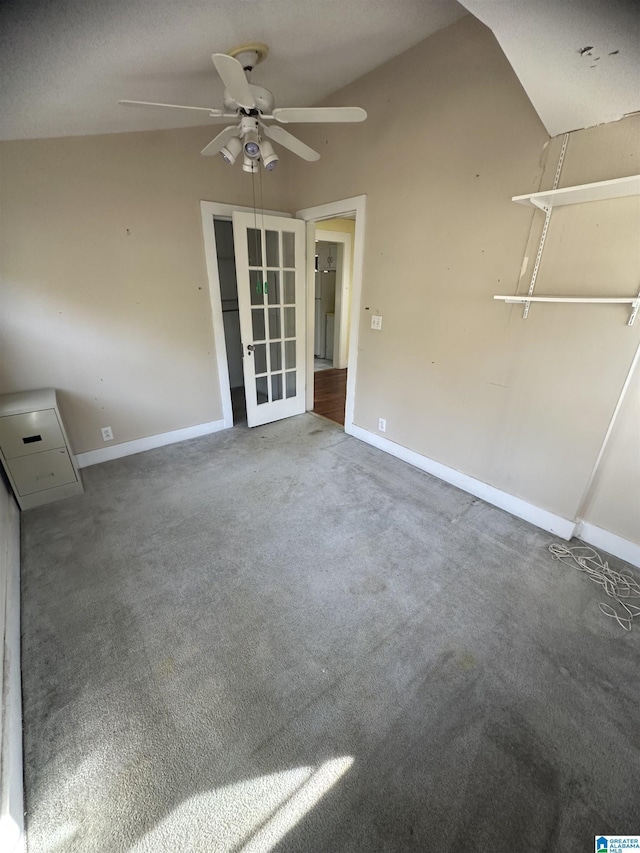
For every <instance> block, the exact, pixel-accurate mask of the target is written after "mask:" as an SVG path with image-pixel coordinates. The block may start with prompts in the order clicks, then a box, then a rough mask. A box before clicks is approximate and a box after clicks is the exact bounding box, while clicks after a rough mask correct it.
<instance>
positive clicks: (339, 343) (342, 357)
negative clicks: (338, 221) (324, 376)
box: [315, 220, 353, 369]
mask: <svg viewBox="0 0 640 853" xmlns="http://www.w3.org/2000/svg"><path fill="white" fill-rule="evenodd" d="M319 221H320V222H321V221H322V220H319ZM315 239H316V242H320V243H332V244H333V243H335V244H336V247H337V258H336V307H335V317H336V324H335V332H334V335H333V366H334V367H337V368H338V369H342V368H344V367H348V365H349V353H348V351H347V338H348V331H349V295H350V292H351V251H352V247H351V243H352V242H353V241H352V239H351V234H349V233H347V232H345V231H320V232H319V233H318V232H317V231H316V237H315Z"/></svg>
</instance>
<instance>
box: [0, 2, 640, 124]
mask: <svg viewBox="0 0 640 853" xmlns="http://www.w3.org/2000/svg"><path fill="white" fill-rule="evenodd" d="M461 2H462V4H463V5H460V4H458V3H457V2H455V0H348V2H347V0H209V2H207V3H205V2H203V0H180V2H176V1H175V0H100V2H98V0H58V1H57V2H51V0H3V2H2V3H0V34H1V35H0V75H1V80H2V85H1V86H0V138H2V139H27V138H40V137H54V136H75V135H83V134H95V133H115V132H126V131H134V130H153V129H160V128H171V127H184V126H192V125H194V124H198V123H200V124H207V123H209V119H208V118H207V116H206V114H205V113H203V114H202V115H203V116H204V117H203V118H201V117H200V115H199V114H198V113H190V112H187V113H183V112H181V111H177V110H176V111H171V110H167V111H164V110H158V111H153V110H142V109H141V110H135V109H126V108H123V107H120V106H118V104H117V101H118V100H120V99H132V100H148V101H163V102H169V103H178V104H180V103H184V104H192V105H196V106H211V107H218V106H220V104H221V100H222V90H223V87H222V83H221V82H220V80H219V78H218V76H217V74H216V73H215V71H214V69H213V66H212V63H211V53H213V52H217V51H220V52H225V51H227V50H229V49H231V48H232V47H234V46H235V45H238V44H242V43H245V42H247V41H262V42H266V43H267V44H268V45H269V47H270V54H269V56H268V58H267V60H266V61H265V62H264V64H262V65H261V66H260V67H259V68H258V69H256V71H255V72H254V75H253V80H254V82H258V83H260V84H261V85H264V86H266V87H267V88H269V89H271V90H272V91H273V92H274V94H275V96H276V100H277V105H278V106H309V105H311V104H314V103H317V102H318V101H319V100H321V99H322V98H324V97H326V96H327V95H329V94H331V93H332V92H335V91H336V90H338V89H340V88H341V87H342V86H344V85H346V84H347V83H349V82H351V81H352V80H354V79H356V78H358V77H360V76H362V75H363V74H365V73H367V72H368V71H370V70H372V69H373V68H375V67H377V66H379V65H381V64H382V63H384V62H385V61H386V60H388V59H390V58H391V57H393V56H396V55H397V54H399V53H402V52H403V51H405V50H407V49H408V48H409V47H411V46H412V45H414V44H417V43H418V42H420V41H422V40H423V39H425V38H427V37H428V36H429V35H431V34H433V33H434V32H436V31H437V30H439V29H442V28H443V27H446V26H448V25H449V24H451V23H453V22H455V21H456V20H457V19H458V18H460V17H462V16H463V15H464V14H466V13H467V10H468V11H469V12H471V13H472V14H474V15H475V16H476V17H478V18H479V19H480V20H481V21H483V22H484V23H485V24H487V26H489V27H490V28H491V29H492V30H493V32H494V34H495V35H496V38H497V39H498V41H499V42H500V44H501V46H502V48H503V50H504V51H505V54H506V56H507V58H508V59H509V61H510V62H511V64H512V66H513V68H514V70H515V72H516V74H517V75H518V77H519V78H520V81H521V82H522V85H523V86H524V88H525V90H526V91H527V93H528V95H529V97H530V99H531V101H532V103H533V105H534V107H535V108H536V110H537V111H538V114H539V115H540V117H541V119H542V121H543V123H544V124H545V126H546V128H547V130H548V131H549V133H550V134H551V135H555V134H558V133H562V132H564V131H567V130H573V129H576V128H579V127H586V126H590V125H594V124H599V123H601V122H605V121H612V120H615V119H618V118H621V117H622V116H623V115H624V114H626V113H630V112H634V111H636V110H640V3H637V2H636V0H461ZM434 84H436V85H437V81H434Z"/></svg>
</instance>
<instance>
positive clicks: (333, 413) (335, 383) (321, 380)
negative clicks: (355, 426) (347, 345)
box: [313, 368, 347, 426]
mask: <svg viewBox="0 0 640 853" xmlns="http://www.w3.org/2000/svg"><path fill="white" fill-rule="evenodd" d="M313 394H314V397H313V400H314V406H313V411H314V412H315V413H316V414H317V415H323V416H324V417H325V418H329V419H330V420H332V421H335V422H336V423H338V424H342V425H343V426H344V407H345V402H346V399H347V370H346V368H345V369H344V370H337V369H335V368H331V369H330V370H318V371H316V373H314V374H313Z"/></svg>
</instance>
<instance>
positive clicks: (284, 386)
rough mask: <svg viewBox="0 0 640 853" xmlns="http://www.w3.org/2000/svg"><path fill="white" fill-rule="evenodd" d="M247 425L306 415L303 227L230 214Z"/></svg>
mask: <svg viewBox="0 0 640 853" xmlns="http://www.w3.org/2000/svg"><path fill="white" fill-rule="evenodd" d="M233 242H234V250H235V258H236V276H237V280H238V308H239V313H240V332H241V337H242V356H243V369H244V389H245V396H246V401H247V424H248V425H249V426H250V427H254V426H260V425H261V424H266V423H270V422H271V421H277V420H281V419H282V418H289V417H291V416H292V415H299V414H302V412H304V411H305V352H306V348H305V333H306V315H305V298H306V292H305V291H306V286H305V276H306V266H305V223H304V222H303V221H301V220H299V219H288V218H285V217H280V216H262V215H261V214H258V215H257V216H256V215H255V214H254V213H234V214H233Z"/></svg>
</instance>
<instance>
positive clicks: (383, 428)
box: [378, 418, 387, 432]
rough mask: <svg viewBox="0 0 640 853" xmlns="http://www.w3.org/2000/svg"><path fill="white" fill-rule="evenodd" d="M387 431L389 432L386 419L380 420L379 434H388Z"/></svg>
mask: <svg viewBox="0 0 640 853" xmlns="http://www.w3.org/2000/svg"><path fill="white" fill-rule="evenodd" d="M386 431H387V421H386V418H378V432H386Z"/></svg>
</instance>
